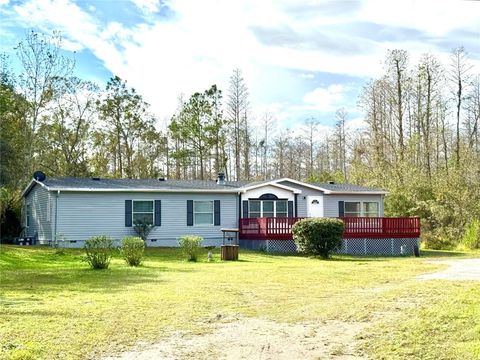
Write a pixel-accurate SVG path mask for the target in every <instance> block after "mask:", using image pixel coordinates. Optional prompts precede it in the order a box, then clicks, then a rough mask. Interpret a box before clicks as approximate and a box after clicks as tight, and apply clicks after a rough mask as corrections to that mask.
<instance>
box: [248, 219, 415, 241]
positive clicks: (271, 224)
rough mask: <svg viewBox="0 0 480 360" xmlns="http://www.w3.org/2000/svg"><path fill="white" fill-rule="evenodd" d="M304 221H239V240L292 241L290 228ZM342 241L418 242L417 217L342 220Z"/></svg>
mask: <svg viewBox="0 0 480 360" xmlns="http://www.w3.org/2000/svg"><path fill="white" fill-rule="evenodd" d="M301 219H303V218H296V217H290V218H289V217H285V218H273V217H265V218H245V219H240V224H239V230H240V232H239V237H240V239H241V240H292V226H293V224H295V223H296V222H297V221H299V220H301ZM341 220H343V222H344V223H345V231H344V233H343V238H344V239H355V238H362V239H364V238H371V239H375V238H418V237H419V236H420V219H419V218H418V217H408V218H389V217H344V218H341Z"/></svg>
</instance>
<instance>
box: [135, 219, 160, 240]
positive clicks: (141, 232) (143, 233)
mask: <svg viewBox="0 0 480 360" xmlns="http://www.w3.org/2000/svg"><path fill="white" fill-rule="evenodd" d="M154 227H155V225H153V224H151V223H149V222H145V221H137V222H136V223H135V224H133V229H134V230H135V232H136V233H137V234H138V236H140V238H141V239H142V240H143V241H147V239H148V235H149V234H150V233H151V232H152V230H153V228H154Z"/></svg>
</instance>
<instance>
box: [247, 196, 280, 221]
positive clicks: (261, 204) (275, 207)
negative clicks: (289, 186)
mask: <svg viewBox="0 0 480 360" xmlns="http://www.w3.org/2000/svg"><path fill="white" fill-rule="evenodd" d="M248 205H249V206H248V217H250V218H257V217H287V216H288V207H287V200H249V201H248Z"/></svg>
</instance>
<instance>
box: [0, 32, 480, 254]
mask: <svg viewBox="0 0 480 360" xmlns="http://www.w3.org/2000/svg"><path fill="white" fill-rule="evenodd" d="M60 49H61V38H60V36H59V35H58V34H53V35H52V36H45V35H42V34H38V33H35V32H32V33H30V34H28V35H27V36H26V37H25V38H24V39H23V40H22V41H21V42H20V43H19V44H18V46H17V47H16V54H17V57H18V60H19V63H20V64H21V68H22V70H21V72H20V73H18V74H17V73H14V72H13V71H12V70H11V68H10V65H9V64H10V59H8V57H7V56H6V55H2V56H1V57H0V68H1V70H0V71H1V74H0V115H1V125H0V126H1V127H0V135H1V139H0V140H1V141H0V150H1V157H2V158H1V168H0V182H1V196H2V209H1V215H2V233H5V232H8V231H10V232H12V231H13V230H8V229H7V228H8V226H13V225H12V224H13V223H14V222H15V221H14V220H15V219H17V220H16V222H17V223H18V218H19V208H20V206H19V204H20V202H19V201H20V195H19V194H20V189H22V188H23V187H24V186H25V185H26V184H27V183H28V181H29V180H30V179H31V174H32V173H33V171H34V170H37V169H41V170H43V171H45V172H46V173H47V176H86V177H89V176H101V177H116V178H156V177H160V176H161V177H166V178H169V179H202V180H213V179H215V178H216V175H217V173H218V172H223V173H225V174H226V177H227V179H229V180H264V179H270V178H278V177H291V178H294V179H299V180H306V181H310V182H322V181H328V180H335V181H337V182H351V183H356V184H361V185H370V186H378V187H382V188H385V189H386V190H388V191H390V193H391V194H390V195H389V196H388V197H387V199H386V211H387V214H388V215H398V216H400V215H402V216H406V215H409V216H413V215H418V216H421V217H422V219H423V221H424V234H425V236H424V238H425V240H426V241H427V243H429V244H430V246H443V247H445V246H453V245H454V244H456V243H457V242H458V241H459V239H460V238H461V237H462V234H463V231H464V228H465V226H466V225H468V224H469V223H470V222H471V221H473V220H474V219H475V218H477V219H478V218H479V217H480V209H479V205H478V204H480V201H479V200H480V181H479V179H480V177H479V175H480V165H479V164H480V161H479V160H480V137H479V129H478V127H479V116H480V75H479V74H478V73H475V71H477V70H478V69H475V68H474V67H473V65H472V62H471V61H470V59H469V57H468V53H467V52H466V50H465V49H463V48H461V47H459V48H457V49H455V50H453V51H452V53H451V56H450V59H449V62H448V63H442V62H441V61H440V60H439V59H437V58H436V57H435V56H433V55H431V54H425V55H424V56H422V57H421V59H420V60H419V61H418V62H416V63H412V62H411V61H410V58H409V54H408V52H406V51H404V50H392V51H388V52H387V54H386V57H385V60H384V71H383V75H382V76H380V77H378V78H376V79H372V80H371V81H370V82H368V83H367V84H366V85H365V86H364V88H363V89H362V91H361V94H360V96H359V99H358V108H359V109H361V111H362V113H363V114H364V119H365V126H364V127H363V128H362V129H351V128H350V127H349V124H348V120H349V114H348V109H345V108H341V109H338V111H337V112H336V114H335V119H334V120H335V126H334V127H333V128H332V129H331V131H325V130H324V129H325V127H320V123H319V122H318V121H317V120H316V119H315V118H313V117H312V118H309V119H306V120H305V121H304V123H303V124H302V126H299V127H298V128H297V129H295V131H291V130H289V129H278V128H277V127H276V126H275V122H276V119H275V118H274V116H273V115H272V114H269V113H265V114H263V115H261V116H256V117H254V116H253V109H252V108H251V105H250V103H249V91H248V86H247V82H246V80H245V79H244V78H243V76H242V72H241V70H240V69H234V70H233V71H232V74H231V77H230V81H229V86H228V88H227V89H226V90H225V92H223V91H222V90H221V89H219V88H218V87H217V86H216V85H212V86H211V87H210V88H208V89H205V90H203V91H199V92H196V93H194V94H192V95H190V96H189V97H184V96H180V97H179V100H178V107H177V110H176V111H175V113H174V114H173V115H172V117H171V120H170V122H169V124H168V127H167V128H165V129H160V128H159V127H158V121H157V119H156V118H155V115H154V114H152V112H151V111H150V107H149V104H148V103H147V102H145V100H144V99H143V97H142V96H141V94H139V93H137V92H136V90H135V89H134V88H131V87H130V86H129V85H128V83H127V82H126V81H124V80H122V79H121V78H119V77H118V76H114V77H112V78H111V79H110V80H109V81H108V82H107V84H106V86H105V88H104V89H101V88H100V87H99V86H98V85H97V84H95V83H92V82H90V81H87V80H84V79H81V78H79V77H77V76H75V71H74V70H75V62H74V60H73V58H72V57H68V56H67V55H65V53H64V52H62V51H61V50H60ZM160 101H161V100H160ZM17 225H18V224H17Z"/></svg>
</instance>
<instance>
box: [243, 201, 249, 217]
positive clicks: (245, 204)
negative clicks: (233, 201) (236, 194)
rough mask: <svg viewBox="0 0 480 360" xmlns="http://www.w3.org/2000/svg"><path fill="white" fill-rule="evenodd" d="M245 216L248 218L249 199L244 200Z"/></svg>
mask: <svg viewBox="0 0 480 360" xmlns="http://www.w3.org/2000/svg"><path fill="white" fill-rule="evenodd" d="M242 202H243V216H242V217H243V218H244V219H246V218H248V200H243V201H242Z"/></svg>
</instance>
